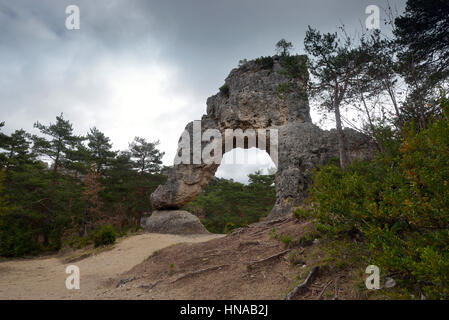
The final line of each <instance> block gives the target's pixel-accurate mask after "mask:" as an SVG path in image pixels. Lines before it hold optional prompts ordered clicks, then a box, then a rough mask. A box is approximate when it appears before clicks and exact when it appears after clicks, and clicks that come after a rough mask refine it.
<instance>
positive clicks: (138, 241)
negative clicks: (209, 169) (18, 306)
mask: <svg viewBox="0 0 449 320" xmlns="http://www.w3.org/2000/svg"><path fill="white" fill-rule="evenodd" d="M218 237H221V235H195V236H177V235H167V234H141V235H136V236H132V237H129V238H125V239H123V240H121V241H120V242H119V243H117V244H116V245H114V247H113V249H112V250H108V251H103V252H101V253H99V254H97V255H93V256H90V257H87V258H85V259H83V260H80V261H77V262H72V263H64V262H63V260H62V259H61V258H60V257H58V256H48V257H41V258H36V259H21V260H8V261H3V262H0V299H97V298H100V299H108V298H117V297H116V296H115V297H113V296H108V292H109V290H106V288H110V287H111V286H112V285H114V284H113V283H112V282H113V281H115V279H116V278H117V277H119V275H120V274H122V273H124V272H126V271H128V270H130V269H131V268H133V267H134V266H136V265H138V264H140V263H142V262H143V261H144V260H145V259H146V258H148V257H149V256H150V255H151V254H153V253H154V252H155V251H157V250H159V249H162V248H165V247H168V246H171V245H174V244H177V243H198V242H204V241H208V240H211V239H215V238H218ZM68 265H76V266H78V267H79V269H80V289H79V290H68V289H67V288H66V286H65V281H66V278H67V277H68V276H69V275H68V274H66V273H65V270H66V267H67V266H68Z"/></svg>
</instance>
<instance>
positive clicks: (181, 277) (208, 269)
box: [170, 264, 229, 283]
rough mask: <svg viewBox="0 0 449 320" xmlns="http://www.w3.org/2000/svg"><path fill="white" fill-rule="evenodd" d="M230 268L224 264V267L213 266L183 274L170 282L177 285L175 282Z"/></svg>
mask: <svg viewBox="0 0 449 320" xmlns="http://www.w3.org/2000/svg"><path fill="white" fill-rule="evenodd" d="M228 266H229V265H228V264H223V265H220V266H213V267H209V268H205V269H201V270H198V271H194V272H189V273H183V274H181V275H180V276H178V277H177V278H176V279H174V280H172V281H170V283H175V282H177V281H179V280H182V279H186V278H190V277H193V276H196V275H199V274H202V273H204V272H209V271H214V270H220V269H221V268H224V267H228Z"/></svg>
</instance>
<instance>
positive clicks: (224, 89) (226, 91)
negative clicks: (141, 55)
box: [219, 83, 229, 95]
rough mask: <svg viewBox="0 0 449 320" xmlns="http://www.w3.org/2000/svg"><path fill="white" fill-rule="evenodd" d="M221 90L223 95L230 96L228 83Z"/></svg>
mask: <svg viewBox="0 0 449 320" xmlns="http://www.w3.org/2000/svg"><path fill="white" fill-rule="evenodd" d="M219 90H220V92H221V93H223V94H225V95H229V86H228V84H227V83H225V84H224V85H222V86H221V87H220V88H219Z"/></svg>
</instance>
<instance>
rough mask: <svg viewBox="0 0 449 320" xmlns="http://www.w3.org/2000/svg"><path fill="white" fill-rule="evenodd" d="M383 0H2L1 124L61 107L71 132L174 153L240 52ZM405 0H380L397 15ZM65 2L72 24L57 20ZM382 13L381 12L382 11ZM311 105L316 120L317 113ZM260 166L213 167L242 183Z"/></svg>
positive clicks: (263, 160)
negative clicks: (154, 143) (143, 142)
mask: <svg viewBox="0 0 449 320" xmlns="http://www.w3.org/2000/svg"><path fill="white" fill-rule="evenodd" d="M386 3H387V2H386V0H276V1H274V0H271V1H268V0H219V1H218V0H178V1H173V0H158V1H153V0H139V1H138V0H98V1H92V0H83V1H79V0H69V1H66V0H14V1H12V0H0V121H5V122H6V126H5V128H4V131H5V132H8V133H9V132H11V131H13V130H15V129H19V128H24V129H26V130H28V131H30V132H32V133H37V131H36V129H33V123H34V122H35V121H39V122H41V123H49V122H53V121H54V119H55V116H56V115H58V114H59V113H61V112H63V113H64V117H65V118H66V119H69V120H70V121H71V122H72V123H73V124H74V127H75V130H76V132H77V133H78V134H85V133H86V132H87V131H88V129H89V128H90V127H93V126H96V127H97V128H99V129H100V130H101V131H103V132H104V133H105V134H106V135H107V136H109V137H110V138H111V139H112V141H113V144H114V149H117V150H118V149H126V148H127V146H128V142H129V141H131V140H132V139H133V138H134V136H142V137H145V138H147V139H149V140H160V143H161V144H160V149H161V150H162V151H165V153H166V155H165V157H164V164H166V165H170V164H171V163H172V161H173V157H174V153H175V151H176V147H177V141H178V138H179V136H180V134H181V132H182V130H183V128H184V126H185V125H186V124H187V122H189V121H191V120H195V119H200V118H201V116H202V114H203V113H205V110H206V99H207V97H209V96H211V95H213V94H215V93H216V92H217V91H218V88H219V87H220V86H221V85H222V84H223V82H224V79H225V78H226V76H227V74H228V73H229V71H230V70H231V69H232V68H234V67H236V66H237V64H238V61H239V60H241V59H243V58H247V59H252V58H256V57H259V56H262V55H272V54H274V44H275V43H276V42H277V41H278V40H279V39H281V38H286V39H288V40H289V41H292V42H293V44H294V51H295V52H297V53H301V52H302V51H303V45H302V41H303V39H304V35H305V30H306V28H307V26H308V25H311V26H314V27H317V28H319V29H320V30H322V31H324V32H327V31H335V27H336V26H337V25H341V24H342V23H344V24H345V25H346V27H347V29H348V30H350V31H351V32H354V33H355V32H357V31H358V30H361V25H362V24H364V21H365V19H366V17H367V15H366V14H365V8H366V7H367V6H368V5H378V6H379V7H380V8H381V11H382V8H385V7H386ZM404 3H405V0H390V4H391V6H392V7H396V8H397V9H398V10H399V12H400V11H402V10H403V8H404ZM68 5H77V6H78V7H79V9H80V29H79V30H68V29H67V28H66V26H65V20H66V18H67V14H66V13H65V10H66V7H67V6H68ZM382 15H383V12H381V18H383V17H382ZM313 114H314V120H315V121H316V120H317V117H318V116H317V115H316V114H315V113H313ZM257 158H258V162H259V163H258V164H252V165H246V166H242V165H239V166H229V165H228V166H221V167H220V169H219V171H218V172H217V175H218V176H222V177H227V178H234V179H235V180H238V181H246V176H247V174H248V173H250V172H254V171H255V170H256V169H258V168H266V167H269V166H271V165H272V164H271V163H270V160H269V158H268V155H266V154H258V156H257Z"/></svg>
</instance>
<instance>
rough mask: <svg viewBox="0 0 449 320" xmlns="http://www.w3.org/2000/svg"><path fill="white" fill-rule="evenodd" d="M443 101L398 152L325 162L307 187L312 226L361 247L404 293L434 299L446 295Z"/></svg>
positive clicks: (448, 157)
mask: <svg viewBox="0 0 449 320" xmlns="http://www.w3.org/2000/svg"><path fill="white" fill-rule="evenodd" d="M440 105H441V107H442V110H443V112H442V115H443V116H442V117H441V118H438V119H435V120H434V121H433V122H431V123H430V124H429V126H428V128H427V129H425V130H421V131H420V132H415V131H414V130H412V128H413V125H410V129H408V130H407V131H406V133H405V137H404V139H403V141H402V144H401V146H400V148H399V149H398V151H397V152H386V153H384V154H381V155H379V156H378V157H377V158H376V159H374V160H373V161H370V162H355V163H354V164H352V165H351V166H349V168H348V169H347V170H346V171H343V170H341V169H340V168H338V167H336V166H334V165H328V166H325V167H323V168H321V170H319V171H318V172H317V173H316V174H315V177H314V184H313V186H312V188H311V190H310V194H311V202H312V203H313V209H312V210H311V212H310V213H309V214H311V215H312V216H313V217H314V218H316V219H315V225H316V228H317V230H319V231H320V232H322V233H323V234H325V235H326V236H327V237H330V238H333V239H338V241H340V242H341V241H342V240H344V241H347V240H350V243H354V242H356V243H357V242H358V243H360V245H359V246H366V248H367V249H368V255H369V257H367V261H369V262H370V263H372V264H376V265H378V266H379V267H380V268H381V270H383V272H384V273H394V274H396V278H397V282H398V285H399V286H400V287H401V288H402V289H403V292H412V293H413V294H414V295H415V296H420V293H421V292H422V293H423V294H424V295H425V296H426V297H427V298H431V299H448V298H449V101H448V99H442V100H441V101H440ZM296 215H297V216H299V217H302V216H305V214H304V213H303V212H302V211H300V210H297V213H296ZM351 252H352V254H356V253H355V251H351Z"/></svg>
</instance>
